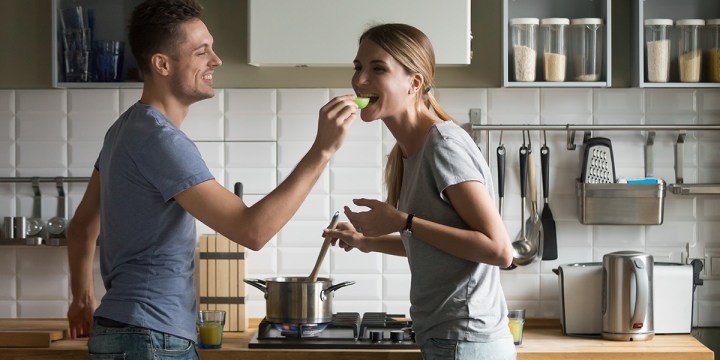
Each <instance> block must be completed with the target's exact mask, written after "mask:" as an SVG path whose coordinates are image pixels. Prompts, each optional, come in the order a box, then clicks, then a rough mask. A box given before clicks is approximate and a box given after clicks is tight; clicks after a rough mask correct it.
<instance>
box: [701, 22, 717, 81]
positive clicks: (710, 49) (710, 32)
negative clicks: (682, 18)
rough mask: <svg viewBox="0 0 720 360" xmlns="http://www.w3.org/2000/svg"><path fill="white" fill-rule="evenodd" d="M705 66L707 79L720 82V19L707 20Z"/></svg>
mask: <svg viewBox="0 0 720 360" xmlns="http://www.w3.org/2000/svg"><path fill="white" fill-rule="evenodd" d="M704 37H705V39H706V40H705V47H704V50H705V60H704V62H705V68H706V69H707V70H706V74H707V80H708V81H710V82H720V19H710V20H708V21H706V22H705V32H704Z"/></svg>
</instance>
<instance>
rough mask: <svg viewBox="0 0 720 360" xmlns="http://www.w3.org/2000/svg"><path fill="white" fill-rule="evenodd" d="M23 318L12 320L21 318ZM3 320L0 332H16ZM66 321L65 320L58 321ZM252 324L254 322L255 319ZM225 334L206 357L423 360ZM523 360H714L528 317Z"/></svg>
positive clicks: (13, 351)
mask: <svg viewBox="0 0 720 360" xmlns="http://www.w3.org/2000/svg"><path fill="white" fill-rule="evenodd" d="M17 320H18V319H13V322H17ZM4 321H5V320H3V319H0V330H12V329H10V328H9V326H8V325H7V324H8V322H4ZM53 321H57V322H58V323H60V322H65V321H66V320H64V319H57V320H53ZM251 324H252V323H251ZM256 324H257V322H255V326H254V327H252V328H251V329H250V330H249V331H247V332H242V333H226V334H225V338H224V339H223V348H222V349H218V350H199V353H200V358H201V359H202V360H227V359H232V358H241V359H244V360H269V359H293V360H295V359H297V360H311V359H312V360H324V359H340V360H361V359H363V360H364V359H368V358H372V359H380V360H411V359H412V360H420V359H421V356H420V351H419V350H356V349H347V350H339V349H328V350H314V349H313V350H309V349H302V350H298V349H248V346H247V344H248V341H249V340H250V339H251V338H252V337H253V336H254V335H255V332H256V331H257V328H256ZM86 345H87V339H75V340H70V339H66V340H59V341H54V342H53V343H52V345H51V346H50V347H49V348H2V349H0V360H15V359H23V360H41V359H42V360H45V359H47V360H49V359H57V360H70V359H87V358H88V357H87V347H86ZM517 350H518V359H520V360H536V359H562V360H567V359H582V360H596V359H632V360H651V359H652V360H670V359H673V360H674V359H680V358H682V359H683V360H713V352H712V351H711V350H710V349H708V348H707V347H705V346H704V345H703V344H702V343H700V342H699V341H698V340H696V339H695V338H694V337H692V336H691V335H689V334H688V335H656V336H655V338H654V339H653V340H651V341H636V342H631V341H627V342H626V341H606V340H602V339H601V338H599V337H570V336H563V335H562V333H561V331H560V328H559V323H558V321H557V320H550V321H535V320H529V321H528V323H527V327H526V329H525V333H524V336H523V343H522V345H520V346H518V347H517Z"/></svg>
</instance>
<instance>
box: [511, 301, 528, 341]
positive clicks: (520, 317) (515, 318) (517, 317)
mask: <svg viewBox="0 0 720 360" xmlns="http://www.w3.org/2000/svg"><path fill="white" fill-rule="evenodd" d="M523 325H525V309H514V310H509V311H508V326H509V327H510V333H512V336H513V341H514V342H515V345H520V344H522V337H523Z"/></svg>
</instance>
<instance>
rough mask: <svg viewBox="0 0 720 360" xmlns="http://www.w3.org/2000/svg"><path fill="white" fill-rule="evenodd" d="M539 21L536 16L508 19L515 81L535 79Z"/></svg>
mask: <svg viewBox="0 0 720 360" xmlns="http://www.w3.org/2000/svg"><path fill="white" fill-rule="evenodd" d="M539 22H540V20H539V19H537V18H515V19H510V30H511V34H512V36H511V37H512V47H513V64H514V70H515V81H535V68H536V66H537V37H538V36H537V28H538V24H539Z"/></svg>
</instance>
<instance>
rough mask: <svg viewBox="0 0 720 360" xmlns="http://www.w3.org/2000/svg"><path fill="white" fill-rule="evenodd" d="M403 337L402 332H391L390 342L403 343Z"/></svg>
mask: <svg viewBox="0 0 720 360" xmlns="http://www.w3.org/2000/svg"><path fill="white" fill-rule="evenodd" d="M403 335H405V333H404V332H403V331H402V330H393V331H391V332H390V340H391V341H392V342H394V343H399V342H401V341H403Z"/></svg>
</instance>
